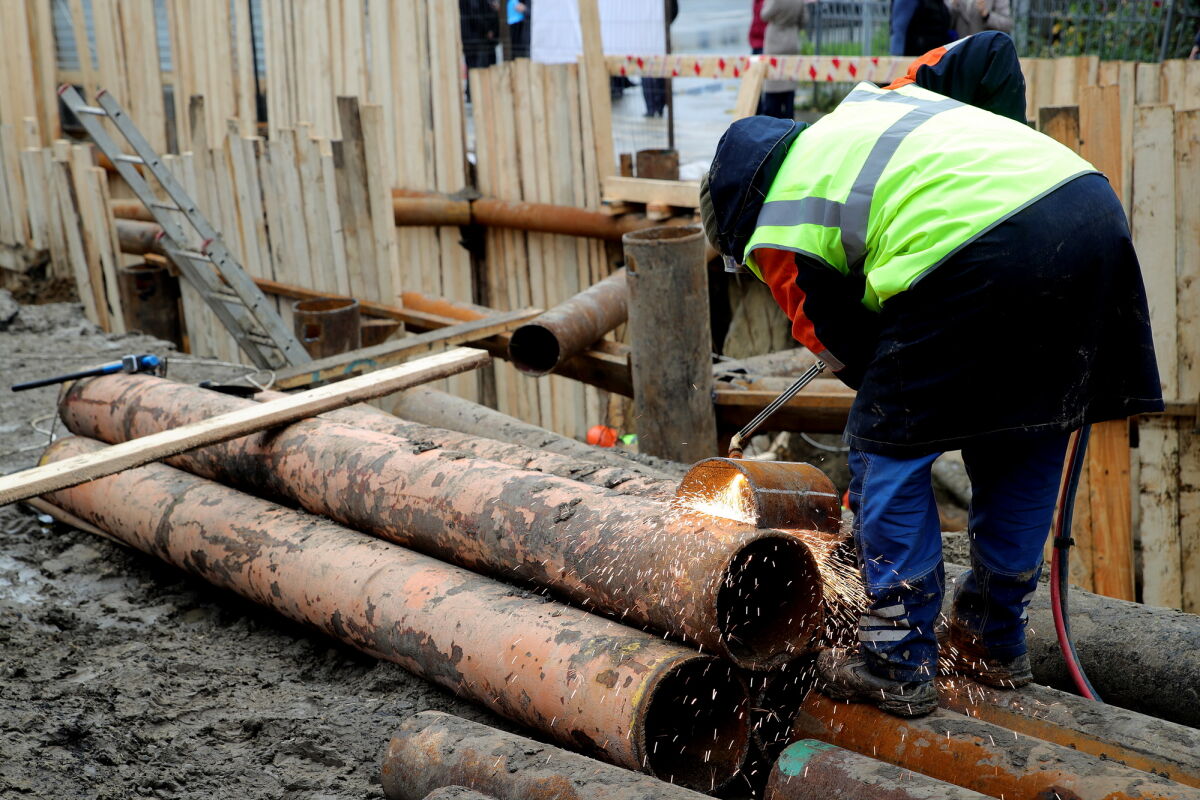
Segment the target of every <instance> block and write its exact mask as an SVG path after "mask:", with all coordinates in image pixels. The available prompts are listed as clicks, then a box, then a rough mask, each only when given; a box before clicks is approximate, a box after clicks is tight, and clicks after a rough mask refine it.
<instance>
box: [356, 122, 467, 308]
mask: <svg viewBox="0 0 1200 800" xmlns="http://www.w3.org/2000/svg"><path fill="white" fill-rule="evenodd" d="M360 114H361V117H360V119H361V123H362V147H363V156H364V158H365V162H364V163H365V165H366V171H367V172H366V174H367V206H368V209H369V211H370V216H371V238H372V243H373V247H374V253H375V261H374V263H373V264H368V265H366V268H368V269H372V270H373V271H374V272H375V274H376V275H375V281H374V282H375V283H376V285H377V287H378V288H377V289H376V294H375V295H374V297H373V298H372V299H375V300H380V301H382V302H384V303H394V302H395V301H396V299H397V298H398V297H399V296H400V291H401V289H402V286H401V279H400V261H399V258H398V254H397V252H396V220H395V214H394V213H393V210H392V191H391V187H390V186H389V185H388V184H387V182H386V180H385V176H386V175H387V166H386V164H387V161H386V159H387V156H386V155H385V151H386V149H387V143H386V142H385V141H384V140H383V137H384V134H385V133H386V130H387V129H386V128H385V127H384V123H383V106H380V105H375V104H372V103H367V104H364V105H363V106H362V107H361V109H360ZM447 135H448V136H453V135H454V134H453V132H448V133H447ZM455 235H457V232H456V233H455ZM455 299H459V300H462V299H466V300H469V299H470V298H469V297H468V298H455Z"/></svg>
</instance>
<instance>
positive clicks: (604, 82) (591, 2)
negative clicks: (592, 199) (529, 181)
mask: <svg viewBox="0 0 1200 800" xmlns="http://www.w3.org/2000/svg"><path fill="white" fill-rule="evenodd" d="M578 1H579V33H580V35H581V37H582V41H583V55H582V56H581V58H580V67H581V69H582V70H583V79H584V80H585V81H587V85H588V98H589V104H590V105H591V111H592V132H593V139H594V142H595V145H594V148H595V151H596V169H597V170H598V172H599V174H600V179H601V181H602V182H603V181H605V179H606V178H608V177H609V176H611V175H613V174H614V172H615V170H616V158H615V156H614V155H613V141H612V95H611V94H609V88H608V68H607V66H606V65H605V62H604V42H603V40H602V39H601V35H600V6H599V4H598V0H578ZM605 189H606V190H607V183H605Z"/></svg>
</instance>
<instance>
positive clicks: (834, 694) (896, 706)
mask: <svg viewBox="0 0 1200 800" xmlns="http://www.w3.org/2000/svg"><path fill="white" fill-rule="evenodd" d="M817 674H818V675H819V676H820V680H818V681H817V689H818V690H819V691H820V692H821V694H823V695H825V696H826V697H830V698H832V699H834V700H850V701H857V702H862V703H870V704H871V705H874V706H878V707H879V709H880V710H882V711H886V712H887V713H889V714H895V715H896V716H897V717H920V716H924V715H925V714H928V713H929V712H930V711H933V710H934V709H935V708H937V705H938V695H937V689H936V688H935V687H934V685H933V681H909V682H905V681H893V680H888V679H887V678H880V677H877V676H875V675H872V674H871V672H870V670H868V669H867V662H866V659H864V658H863V657H862V656H861V655H857V654H855V653H853V652H851V651H850V650H843V649H840V648H835V649H833V650H825V651H822V652H821V654H820V655H819V656H817Z"/></svg>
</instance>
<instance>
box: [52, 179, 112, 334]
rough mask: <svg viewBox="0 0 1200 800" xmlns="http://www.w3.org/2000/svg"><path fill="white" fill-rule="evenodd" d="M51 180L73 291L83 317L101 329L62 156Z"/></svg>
mask: <svg viewBox="0 0 1200 800" xmlns="http://www.w3.org/2000/svg"><path fill="white" fill-rule="evenodd" d="M52 166H53V170H52V172H53V176H52V180H53V182H54V193H55V197H56V199H57V200H58V213H59V219H60V220H61V223H62V235H63V243H64V245H65V251H66V257H67V262H68V263H69V264H70V266H71V272H72V276H73V277H74V278H75V291H76V293H77V294H78V295H79V300H80V302H81V303H82V304H83V313H84V315H85V316H86V317H87V318H88V320H90V321H91V322H93V323H94V324H96V325H100V326H101V327H104V324H106V323H107V322H108V318H107V317H106V316H105V314H104V311H103V303H100V302H97V296H96V288H95V287H94V286H93V285H92V271H91V269H89V265H88V257H87V252H86V250H85V249H84V246H83V236H82V234H81V233H80V226H81V223H80V220H79V205H78V201H77V199H76V195H75V182H74V180H72V178H71V167H70V164H69V163H67V159H66V157H63V158H62V159H61V160H59V159H58V158H56V159H55V161H54V164H53V165H52Z"/></svg>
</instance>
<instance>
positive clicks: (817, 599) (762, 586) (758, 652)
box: [717, 532, 824, 668]
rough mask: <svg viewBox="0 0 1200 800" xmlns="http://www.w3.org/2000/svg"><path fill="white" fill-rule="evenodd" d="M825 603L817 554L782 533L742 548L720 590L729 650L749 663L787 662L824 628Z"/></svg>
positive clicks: (722, 622)
mask: <svg viewBox="0 0 1200 800" xmlns="http://www.w3.org/2000/svg"><path fill="white" fill-rule="evenodd" d="M799 533H802V532H799ZM823 608H824V604H823V596H822V589H821V576H820V572H819V570H818V568H817V564H816V561H815V560H814V558H813V556H812V553H811V552H809V549H808V547H806V546H805V544H804V543H803V542H802V541H800V540H799V539H796V538H792V537H791V536H787V535H783V534H780V535H776V536H766V537H764V538H762V539H758V540H756V541H754V542H751V543H750V544H749V545H747V546H746V547H744V548H742V550H741V551H740V552H739V553H738V554H737V555H736V556H735V557H734V558H733V561H732V562H731V563H730V565H729V568H728V569H727V570H726V572H725V579H724V581H722V585H721V589H720V591H719V592H718V594H717V620H718V625H719V626H720V628H721V637H722V638H723V639H724V640H725V644H726V647H728V649H729V654H730V655H731V656H732V657H733V658H734V659H735V660H736V661H737V662H738V663H739V664H740V665H742V666H745V667H750V668H765V667H769V666H774V665H776V664H781V663H785V662H787V661H789V660H791V659H793V658H795V657H796V656H798V655H800V654H801V653H802V652H804V651H805V650H806V649H807V648H808V646H809V643H810V642H811V640H812V639H813V637H814V636H815V635H816V634H817V633H818V632H819V631H820V629H821V624H822V621H823V620H824V613H823Z"/></svg>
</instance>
